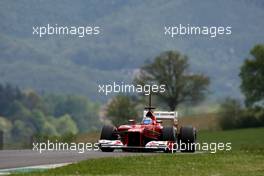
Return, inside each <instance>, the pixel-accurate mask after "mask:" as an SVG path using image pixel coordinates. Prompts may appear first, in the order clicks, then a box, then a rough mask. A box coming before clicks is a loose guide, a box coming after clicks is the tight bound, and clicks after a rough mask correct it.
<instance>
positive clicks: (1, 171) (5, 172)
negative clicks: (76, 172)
mask: <svg viewBox="0 0 264 176" xmlns="http://www.w3.org/2000/svg"><path fill="white" fill-rule="evenodd" d="M69 164H71V163H59V164H45V165H37V166H27V167H17V168H9V169H0V175H8V174H11V173H12V172H16V171H18V172H19V171H23V170H38V169H52V168H57V167H62V166H66V165H69Z"/></svg>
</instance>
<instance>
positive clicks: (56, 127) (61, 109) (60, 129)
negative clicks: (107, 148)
mask: <svg viewBox="0 0 264 176" xmlns="http://www.w3.org/2000/svg"><path fill="white" fill-rule="evenodd" d="M98 111H99V104H96V103H93V102H91V101H89V100H88V99H87V98H86V97H82V96H76V95H54V94H44V95H39V94H38V93H36V92H35V91H32V90H30V91H21V90H20V89H19V88H18V87H16V86H12V85H10V84H0V130H1V131H3V132H4V134H5V140H6V141H5V143H25V144H27V143H28V142H29V141H30V140H31V138H32V136H35V135H38V136H40V135H48V136H62V135H66V134H77V133H78V132H84V131H88V130H94V129H97V128H98V127H99V126H100V122H99V118H98Z"/></svg>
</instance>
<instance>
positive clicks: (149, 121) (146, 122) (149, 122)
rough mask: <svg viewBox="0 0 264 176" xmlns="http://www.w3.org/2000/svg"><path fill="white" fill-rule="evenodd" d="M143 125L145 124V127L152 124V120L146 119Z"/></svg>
mask: <svg viewBox="0 0 264 176" xmlns="http://www.w3.org/2000/svg"><path fill="white" fill-rule="evenodd" d="M142 123H143V124H144V125H149V124H152V119H151V118H149V117H146V118H144V119H143V121H142Z"/></svg>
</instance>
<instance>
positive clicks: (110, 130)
mask: <svg viewBox="0 0 264 176" xmlns="http://www.w3.org/2000/svg"><path fill="white" fill-rule="evenodd" d="M115 132H116V127H114V126H111V125H104V126H103V128H102V131H101V137H100V139H105V140H116V139H117V136H116V134H115ZM100 149H101V150H102V151H103V152H113V151H114V149H113V148H109V147H100Z"/></svg>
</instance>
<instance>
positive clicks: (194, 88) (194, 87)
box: [135, 51, 209, 111]
mask: <svg viewBox="0 0 264 176" xmlns="http://www.w3.org/2000/svg"><path fill="white" fill-rule="evenodd" d="M188 68H189V65H188V57H187V56H185V55H182V54H181V53H179V52H178V51H166V52H164V53H162V54H161V55H159V56H158V57H156V58H155V60H154V62H152V63H149V64H146V65H144V66H143V67H141V69H140V73H139V75H138V76H137V77H136V78H135V82H136V83H139V84H157V85H161V84H165V85H166V91H165V93H158V94H157V95H158V97H159V99H160V100H161V101H163V102H164V103H166V104H167V105H168V106H169V108H170V110H172V111H173V110H175V108H176V107H177V106H178V105H179V104H180V103H197V102H199V101H201V100H203V99H204V97H205V95H206V93H207V89H208V85H209V78H208V77H207V76H205V75H203V74H194V73H191V72H190V70H188Z"/></svg>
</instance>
